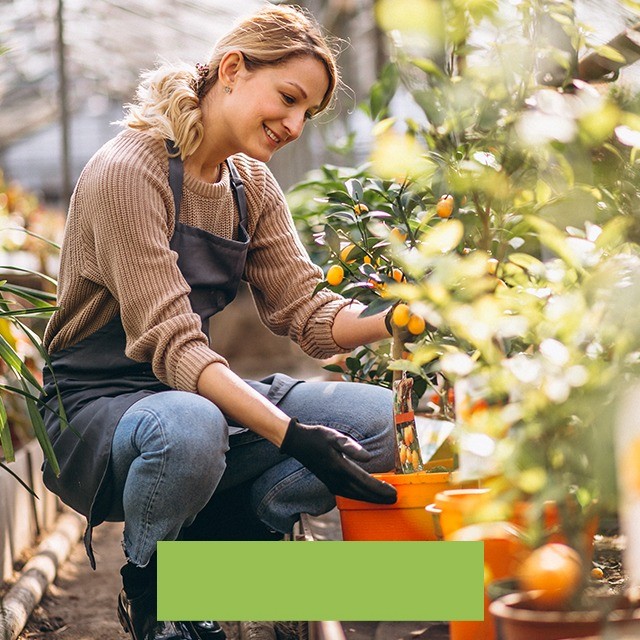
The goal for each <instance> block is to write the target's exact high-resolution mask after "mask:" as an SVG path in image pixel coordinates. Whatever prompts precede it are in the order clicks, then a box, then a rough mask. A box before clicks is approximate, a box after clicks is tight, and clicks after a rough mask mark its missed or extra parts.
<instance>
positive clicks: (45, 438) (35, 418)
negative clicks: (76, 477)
mask: <svg viewBox="0 0 640 640" xmlns="http://www.w3.org/2000/svg"><path fill="white" fill-rule="evenodd" d="M26 403H27V410H28V412H29V417H30V418H31V424H32V425H33V430H34V432H35V434H36V438H37V439H38V442H39V443H40V447H41V448H42V451H43V453H44V455H45V457H46V459H47V461H48V462H49V464H50V465H51V470H52V471H53V473H54V474H55V475H56V476H59V475H60V466H59V465H58V460H57V458H56V454H55V452H54V451H53V446H52V445H51V440H50V439H49V434H48V433H47V430H46V428H45V426H44V421H43V420H42V416H41V415H40V412H39V411H38V408H37V407H36V403H35V402H33V400H31V399H30V398H26Z"/></svg>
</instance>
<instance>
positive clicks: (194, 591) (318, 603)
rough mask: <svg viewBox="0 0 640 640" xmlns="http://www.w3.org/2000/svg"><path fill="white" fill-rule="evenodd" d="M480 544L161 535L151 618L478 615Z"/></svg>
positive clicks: (457, 617) (477, 617) (384, 618)
mask: <svg viewBox="0 0 640 640" xmlns="http://www.w3.org/2000/svg"><path fill="white" fill-rule="evenodd" d="M483 581H484V548H483V543H482V542H342V541H327V542H160V543H159V544H158V620H247V621H248V620H255V621H258V620H307V621H313V620H353V621H364V620H371V621H374V620H377V621H409V620H411V621H413V620H423V621H429V620H482V618H483V606H484V583H483Z"/></svg>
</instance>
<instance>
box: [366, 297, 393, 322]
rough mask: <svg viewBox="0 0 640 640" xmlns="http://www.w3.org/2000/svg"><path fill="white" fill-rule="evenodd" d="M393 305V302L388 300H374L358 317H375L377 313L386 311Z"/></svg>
mask: <svg viewBox="0 0 640 640" xmlns="http://www.w3.org/2000/svg"><path fill="white" fill-rule="evenodd" d="M394 304H395V300H390V299H389V298H376V299H375V300H373V301H372V302H370V303H369V304H368V305H367V306H366V307H365V308H364V309H363V310H362V311H361V312H360V315H359V316H358V317H359V318H368V317H370V316H375V315H376V314H377V313H382V312H383V311H386V310H387V309H389V307H391V306H392V305H394Z"/></svg>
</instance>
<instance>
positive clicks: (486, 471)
mask: <svg viewBox="0 0 640 640" xmlns="http://www.w3.org/2000/svg"><path fill="white" fill-rule="evenodd" d="M503 8H504V7H499V6H498V3H495V2H490V1H487V2H474V3H460V2H453V1H451V2H450V1H448V0H445V1H444V2H430V1H428V0H425V1H423V2H408V1H393V2H391V1H389V2H385V1H380V2H378V3H377V9H378V18H379V22H380V24H381V26H382V27H383V29H385V30H386V31H387V32H388V33H389V35H390V41H391V49H390V51H391V64H390V66H389V67H387V68H386V69H385V70H384V71H383V74H382V76H381V78H380V80H379V82H378V83H377V84H376V85H375V86H374V87H373V89H372V93H371V96H370V100H369V101H368V103H367V104H366V106H365V108H366V110H367V112H368V114H369V115H370V116H371V118H372V120H373V121H374V124H373V133H374V138H375V144H374V150H373V153H372V157H371V163H370V165H368V166H366V167H363V168H360V169H358V170H351V171H345V170H342V171H339V170H337V169H326V170H325V172H324V175H323V176H321V178H320V179H315V180H312V181H311V185H312V186H319V187H320V189H321V191H322V190H323V192H321V193H315V194H314V195H316V196H317V198H318V199H317V200H316V201H314V205H313V209H312V211H311V212H310V213H309V217H308V218H306V222H307V223H308V224H307V227H306V228H307V229H308V230H309V231H310V235H313V234H315V239H316V240H319V241H320V242H321V243H322V244H321V245H320V247H321V249H322V250H324V253H322V254H318V255H319V256H320V257H321V262H323V264H324V265H325V266H326V272H327V281H326V283H325V285H324V286H332V287H335V288H337V289H338V290H340V291H342V292H343V293H344V294H346V295H353V296H354V297H355V296H359V297H361V298H362V299H363V300H364V301H365V302H371V303H372V309H373V310H378V309H380V308H383V307H384V306H389V305H391V304H396V303H400V305H404V306H402V307H400V306H399V307H397V308H400V309H402V311H403V314H404V315H403V316H402V315H399V316H398V317H397V318H396V319H397V320H398V321H399V322H397V324H400V325H404V326H407V325H408V321H409V319H410V318H417V320H414V322H413V325H414V327H416V328H419V329H420V331H417V332H416V334H417V335H416V337H415V338H414V339H413V341H412V342H411V343H409V344H406V345H405V346H406V348H407V350H408V352H409V355H408V356H405V357H401V358H398V357H397V354H396V357H393V355H394V354H391V353H390V351H389V349H388V347H387V350H386V351H383V352H382V353H377V352H375V350H374V351H366V352H362V353H364V354H365V355H364V356H360V355H358V357H353V356H352V358H351V360H349V359H347V361H346V363H345V364H346V366H345V367H344V369H346V370H347V371H346V373H347V374H351V375H352V378H353V379H356V378H365V379H366V378H369V380H370V381H374V382H378V381H380V380H383V379H384V380H390V374H389V371H390V370H392V371H393V370H398V369H400V370H403V371H405V372H406V373H407V374H408V375H411V376H413V377H414V378H415V379H416V380H418V379H422V380H424V381H425V382H424V383H423V384H424V387H423V388H424V389H425V391H426V390H427V389H430V388H431V387H432V386H433V387H435V389H437V390H438V391H440V392H442V385H441V384H440V382H441V381H442V380H445V381H446V385H445V389H446V388H447V387H449V386H450V385H451V384H453V383H454V382H455V384H456V389H457V390H458V393H456V394H455V407H456V417H457V423H458V427H459V434H460V437H459V444H460V473H461V474H462V477H465V474H466V476H467V477H483V478H484V482H485V483H487V482H490V483H491V486H492V495H493V496H495V498H494V499H492V500H490V501H489V502H488V506H487V510H486V512H485V518H487V519H489V520H491V519H493V520H502V519H504V518H510V517H515V516H513V513H512V512H513V511H514V505H519V506H518V513H517V519H518V525H519V526H521V527H522V535H523V536H524V537H525V538H526V540H527V541H528V543H529V545H530V546H531V547H532V548H535V547H537V546H544V545H545V544H546V543H547V542H549V541H552V540H553V538H552V536H553V535H558V534H561V535H562V542H563V543H564V544H567V545H568V546H572V547H573V548H575V549H576V552H578V553H582V552H583V550H584V548H585V545H586V546H588V543H589V535H588V533H585V532H587V531H588V530H589V527H592V526H593V522H594V521H595V520H594V517H595V516H596V515H597V513H598V511H599V510H601V509H605V508H610V509H613V510H615V508H616V503H615V492H614V491H613V490H612V486H611V485H612V484H613V483H612V481H611V478H612V477H613V473H612V470H611V465H610V464H608V463H609V462H610V461H611V460H613V455H604V454H603V452H605V451H606V452H611V451H612V444H611V431H610V429H607V428H605V426H606V425H608V424H610V421H609V420H608V416H609V414H610V412H611V410H612V407H613V406H615V391H616V385H617V384H618V383H619V382H620V380H622V379H624V377H626V376H632V375H633V374H634V367H633V362H634V356H633V354H634V353H635V350H636V348H637V342H636V336H635V335H634V333H633V330H630V325H631V326H632V325H633V322H627V323H625V322H624V321H623V320H622V315H621V314H618V313H617V310H618V306H617V304H616V301H618V300H624V305H625V306H626V308H627V309H628V313H629V314H631V313H632V311H633V310H634V309H636V308H637V300H636V299H635V298H633V296H631V293H630V292H632V291H633V290H634V287H633V286H629V287H622V288H621V287H620V286H618V285H620V284H625V283H626V284H628V283H629V282H630V280H629V279H631V280H633V274H634V268H635V267H634V265H635V264H636V261H637V251H636V249H635V247H634V246H633V241H634V240H637V239H638V233H637V224H636V223H635V222H634V220H635V217H634V213H635V211H636V210H637V204H638V198H637V190H636V187H635V186H634V185H635V184H637V177H638V176H637V171H638V169H637V162H636V150H635V149H636V148H637V147H640V144H639V143H638V137H639V135H638V131H640V126H639V120H638V116H637V109H636V105H637V98H636V97H634V96H633V95H632V94H629V93H628V92H625V91H623V90H620V89H616V88H615V87H613V88H612V89H611V90H606V89H603V88H599V89H597V90H596V89H594V88H593V87H591V86H589V85H588V84H586V83H585V82H583V81H581V80H580V79H579V75H580V73H579V65H578V56H577V51H578V50H581V51H582V50H586V51H592V52H595V53H597V55H598V56H599V59H600V60H607V59H609V60H611V61H615V60H618V62H617V63H616V64H618V66H619V65H620V61H619V58H620V52H619V51H615V50H612V49H611V48H608V47H606V46H605V47H601V46H595V45H593V44H591V43H590V42H588V40H587V38H586V35H585V34H586V33H587V31H585V30H584V29H583V28H582V27H580V26H579V25H577V23H576V22H575V19H574V15H573V8H572V3H571V2H566V1H562V0H556V1H553V2H550V3H545V4H544V5H542V4H541V3H538V2H534V1H533V0H531V1H528V0H525V1H524V2H520V3H517V5H514V7H513V8H512V9H510V10H509V11H502V10H501V9H503ZM394 97H398V99H402V100H403V101H404V102H405V103H407V102H408V103H411V105H412V106H411V109H412V110H411V116H410V117H398V116H396V115H394V113H393V112H392V109H391V108H390V105H391V104H392V100H393V98H394ZM396 102H397V100H396ZM309 187H310V185H309V184H307V185H306V186H305V187H303V189H309ZM301 192H302V191H301ZM308 202H309V199H306V203H307V204H308ZM320 213H322V214H323V215H325V216H326V221H323V220H321V218H320V217H319V215H318V214H320ZM314 216H317V217H315V218H314ZM364 225H366V228H364ZM316 247H317V245H316ZM394 275H395V276H396V277H394ZM627 294H629V296H627ZM634 313H635V312H634ZM554 314H555V315H554ZM420 319H421V320H422V322H420ZM390 355H391V357H390ZM425 395H426V394H425ZM443 395H444V398H445V399H448V397H449V394H448V391H445V392H444V393H443ZM423 397H424V396H423ZM427 398H429V400H430V399H431V396H430V393H429V395H427ZM434 404H435V403H434ZM596 436H598V438H596ZM594 470H595V471H598V473H597V474H596V473H594ZM550 501H551V502H552V503H553V504H554V505H555V507H554V509H553V514H552V516H551V517H550V516H549V508H548V505H549V503H550ZM582 557H584V556H582ZM578 574H579V576H578V577H579V579H578V580H577V581H576V584H575V585H574V588H573V590H572V593H573V595H574V596H575V599H574V601H573V605H574V606H577V601H578V600H580V596H581V595H582V594H584V592H585V588H584V587H585V584H586V576H587V575H588V567H587V566H586V565H582V564H581V568H580V571H579V572H578ZM567 606H571V605H570V604H568V605H567ZM453 635H454V636H455V634H453ZM457 637H462V636H461V635H459V636H457ZM487 637H488V636H487Z"/></svg>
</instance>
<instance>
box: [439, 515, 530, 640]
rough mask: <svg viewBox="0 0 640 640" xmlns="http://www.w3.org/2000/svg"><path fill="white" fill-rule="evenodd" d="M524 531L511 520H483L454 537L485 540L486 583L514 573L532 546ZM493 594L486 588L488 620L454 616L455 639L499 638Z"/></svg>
mask: <svg viewBox="0 0 640 640" xmlns="http://www.w3.org/2000/svg"><path fill="white" fill-rule="evenodd" d="M521 533H522V531H521V530H520V529H519V527H517V526H516V525H514V524H512V523H511V522H481V523H479V524H472V525H470V526H467V527H463V528H462V529H458V530H457V531H454V532H453V533H452V534H451V536H450V538H449V539H450V540H456V541H461V542H469V541H472V542H475V541H479V540H481V541H482V542H483V543H484V568H485V584H488V583H489V582H491V581H494V580H499V579H503V578H506V577H508V576H512V575H513V574H514V573H515V570H516V568H517V567H518V565H519V564H520V563H521V562H522V560H523V559H524V557H526V555H527V554H528V553H529V550H528V549H527V547H526V546H525V544H524V543H523V542H522V538H521ZM489 604H490V598H489V596H488V594H487V591H486V590H485V594H484V620H474V621H461V620H452V621H451V623H450V625H449V630H450V638H451V640H495V638H496V633H495V625H494V621H493V618H492V617H491V616H490V615H489Z"/></svg>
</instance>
